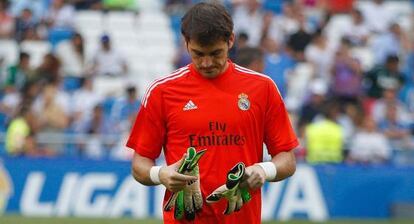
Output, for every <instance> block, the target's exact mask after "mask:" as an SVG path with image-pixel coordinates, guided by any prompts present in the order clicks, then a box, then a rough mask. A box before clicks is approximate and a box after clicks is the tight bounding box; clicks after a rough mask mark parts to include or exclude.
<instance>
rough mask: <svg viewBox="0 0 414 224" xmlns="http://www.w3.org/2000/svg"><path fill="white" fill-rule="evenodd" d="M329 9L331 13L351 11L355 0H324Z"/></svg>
mask: <svg viewBox="0 0 414 224" xmlns="http://www.w3.org/2000/svg"><path fill="white" fill-rule="evenodd" d="M323 1H325V4H326V7H327V10H328V11H329V13H331V14H338V13H349V12H350V11H351V10H352V6H353V4H354V0H323Z"/></svg>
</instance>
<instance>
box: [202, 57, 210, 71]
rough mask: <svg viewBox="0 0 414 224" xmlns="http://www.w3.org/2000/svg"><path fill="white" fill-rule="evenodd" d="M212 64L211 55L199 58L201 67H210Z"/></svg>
mask: <svg viewBox="0 0 414 224" xmlns="http://www.w3.org/2000/svg"><path fill="white" fill-rule="evenodd" d="M212 64H213V60H212V59H211V57H209V56H206V57H203V58H202V59H201V67H203V68H208V67H210V66H211V65H212Z"/></svg>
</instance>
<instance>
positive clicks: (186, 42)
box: [184, 40, 190, 53]
mask: <svg viewBox="0 0 414 224" xmlns="http://www.w3.org/2000/svg"><path fill="white" fill-rule="evenodd" d="M184 42H185V49H187V52H188V53H190V49H188V41H187V40H185V41H184Z"/></svg>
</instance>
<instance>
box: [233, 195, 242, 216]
mask: <svg viewBox="0 0 414 224" xmlns="http://www.w3.org/2000/svg"><path fill="white" fill-rule="evenodd" d="M236 196H237V201H236V208H235V209H234V211H236V212H238V211H240V209H241V207H242V205H243V199H242V197H241V192H240V190H237V193H236Z"/></svg>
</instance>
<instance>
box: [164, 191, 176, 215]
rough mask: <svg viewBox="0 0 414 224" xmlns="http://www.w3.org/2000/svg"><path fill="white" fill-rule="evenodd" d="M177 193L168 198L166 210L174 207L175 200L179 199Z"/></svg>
mask: <svg viewBox="0 0 414 224" xmlns="http://www.w3.org/2000/svg"><path fill="white" fill-rule="evenodd" d="M177 195H178V194H177V193H173V194H172V195H171V196H170V198H169V199H168V201H167V203H165V206H164V211H166V212H168V211H170V210H171V209H172V208H173V207H174V204H175V201H176V199H177Z"/></svg>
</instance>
